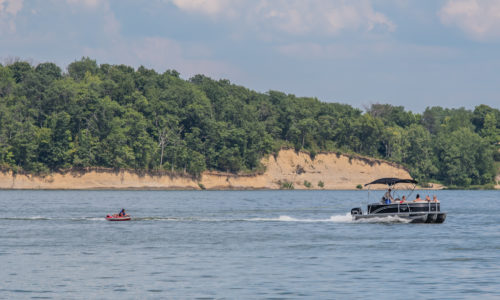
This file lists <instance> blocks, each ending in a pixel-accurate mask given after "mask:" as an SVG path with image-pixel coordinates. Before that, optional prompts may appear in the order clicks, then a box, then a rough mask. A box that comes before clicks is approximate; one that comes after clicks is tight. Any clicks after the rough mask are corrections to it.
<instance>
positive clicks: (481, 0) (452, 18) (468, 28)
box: [439, 0, 500, 40]
mask: <svg viewBox="0 0 500 300" xmlns="http://www.w3.org/2000/svg"><path fill="white" fill-rule="evenodd" d="M439 17H440V19H441V22H442V23H443V24H445V25H448V26H457V27H458V28H460V29H461V30H463V31H464V32H465V33H466V34H467V35H469V36H470V37H472V38H474V39H478V40H486V39H489V38H499V37H500V1H498V0H448V1H447V2H446V4H445V5H444V6H443V7H442V8H441V10H440V11H439Z"/></svg>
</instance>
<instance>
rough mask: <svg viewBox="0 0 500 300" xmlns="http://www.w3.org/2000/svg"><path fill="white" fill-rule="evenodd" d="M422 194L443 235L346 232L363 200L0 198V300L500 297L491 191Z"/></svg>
mask: <svg viewBox="0 0 500 300" xmlns="http://www.w3.org/2000/svg"><path fill="white" fill-rule="evenodd" d="M378 193H380V194H382V193H383V192H378ZM427 193H428V192H422V193H421V194H424V195H426V194H427ZM429 193H430V194H431V195H432V194H437V196H438V198H439V199H440V200H441V210H442V211H446V212H447V213H448V216H447V219H446V221H445V223H443V224H405V223H401V222H377V223H372V222H359V223H357V222H352V221H351V217H350V215H349V212H350V209H351V208H352V207H355V206H360V205H362V206H363V209H366V202H367V193H366V192H363V191H0V299H30V298H33V299H112V298H120V299H165V298H168V299H294V298H308V299H417V298H418V299H500V215H499V208H498V206H499V204H500V191H435V192H434V191H431V192H429ZM375 194H376V193H375ZM372 196H373V192H372ZM121 208H126V209H127V211H128V212H129V213H130V214H131V215H132V217H133V220H132V221H130V222H108V221H105V220H104V216H105V215H106V214H107V213H117V212H118V211H119V210H120V209H121Z"/></svg>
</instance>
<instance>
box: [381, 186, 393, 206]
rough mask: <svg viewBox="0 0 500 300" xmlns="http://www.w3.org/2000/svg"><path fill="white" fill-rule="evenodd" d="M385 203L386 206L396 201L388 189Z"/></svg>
mask: <svg viewBox="0 0 500 300" xmlns="http://www.w3.org/2000/svg"><path fill="white" fill-rule="evenodd" d="M382 199H383V200H384V202H385V204H390V203H391V202H393V201H394V199H393V198H392V195H391V189H388V190H387V192H385V194H384V198H382Z"/></svg>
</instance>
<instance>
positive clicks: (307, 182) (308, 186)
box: [304, 180, 311, 189]
mask: <svg viewBox="0 0 500 300" xmlns="http://www.w3.org/2000/svg"><path fill="white" fill-rule="evenodd" d="M304 186H305V187H306V188H308V189H310V188H311V183H310V182H309V181H307V180H304Z"/></svg>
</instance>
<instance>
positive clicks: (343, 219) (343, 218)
mask: <svg viewBox="0 0 500 300" xmlns="http://www.w3.org/2000/svg"><path fill="white" fill-rule="evenodd" d="M244 221H250V222H259V221H260V222H304V223H325V222H333V223H350V222H352V217H351V214H350V213H347V214H345V215H333V216H331V217H330V218H328V219H309V218H306V219H301V218H294V217H290V216H279V217H278V218H251V219H245V220H244Z"/></svg>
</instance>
